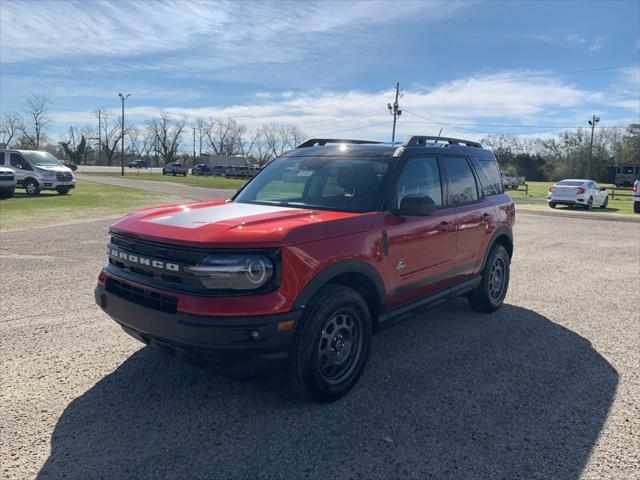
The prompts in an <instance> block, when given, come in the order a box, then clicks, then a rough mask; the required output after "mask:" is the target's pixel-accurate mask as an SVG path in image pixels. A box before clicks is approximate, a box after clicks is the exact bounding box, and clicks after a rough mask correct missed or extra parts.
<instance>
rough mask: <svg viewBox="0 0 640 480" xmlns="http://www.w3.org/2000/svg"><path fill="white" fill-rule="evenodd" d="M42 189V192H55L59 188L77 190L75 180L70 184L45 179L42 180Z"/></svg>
mask: <svg viewBox="0 0 640 480" xmlns="http://www.w3.org/2000/svg"><path fill="white" fill-rule="evenodd" d="M39 183H40V189H41V190H55V189H56V188H58V187H69V188H76V182H75V180H72V181H70V182H60V181H58V180H55V179H53V180H52V179H48V178H46V179H44V180H40V182H39Z"/></svg>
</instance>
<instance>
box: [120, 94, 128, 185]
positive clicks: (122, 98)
mask: <svg viewBox="0 0 640 480" xmlns="http://www.w3.org/2000/svg"><path fill="white" fill-rule="evenodd" d="M118 96H119V97H120V100H122V124H121V128H120V134H121V135H120V141H121V142H122V145H121V147H122V154H121V156H120V167H121V175H122V176H124V101H125V100H126V99H127V98H129V97H130V96H131V94H130V93H127V94H126V95H123V94H122V92H120V93H118Z"/></svg>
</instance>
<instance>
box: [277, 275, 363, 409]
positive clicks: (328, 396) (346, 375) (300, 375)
mask: <svg viewBox="0 0 640 480" xmlns="http://www.w3.org/2000/svg"><path fill="white" fill-rule="evenodd" d="M342 316H344V317H342ZM371 323H372V322H371V314H370V312H369V308H368V307H367V304H366V302H365V301H364V299H363V298H362V296H361V295H360V294H359V293H358V292H356V291H355V290H353V289H351V288H349V287H345V286H342V285H331V284H329V285H325V286H324V287H322V288H321V289H320V291H319V292H318V293H317V294H316V296H315V297H314V299H313V300H312V301H311V302H310V304H309V306H307V307H306V308H305V312H304V314H303V316H302V317H301V319H300V324H299V325H298V326H297V328H296V332H295V336H294V340H293V342H292V345H291V349H290V353H289V365H288V371H287V382H288V385H289V388H290V389H291V390H292V391H293V392H294V393H296V394H297V395H299V396H301V397H302V398H306V399H313V400H316V401H318V402H322V403H329V402H333V401H335V400H338V399H339V398H341V397H343V396H344V395H346V394H347V393H348V392H349V391H350V390H351V389H352V388H353V386H354V385H355V384H356V383H357V381H358V379H359V378H360V375H361V374H362V371H363V369H364V366H365V364H366V362H367V357H368V355H369V348H370V346H371ZM347 332H351V333H347ZM345 335H346V337H347V338H345ZM349 338H350V339H351V341H350V340H349ZM345 346H347V351H346V353H345V351H344V350H345ZM341 355H342V356H343V357H341ZM338 362H342V363H338ZM334 368H335V369H336V377H335V378H334V379H332V378H331V373H330V372H332V371H333V370H334ZM341 369H343V370H344V371H343V372H342V374H341V375H338V373H340V370H341Z"/></svg>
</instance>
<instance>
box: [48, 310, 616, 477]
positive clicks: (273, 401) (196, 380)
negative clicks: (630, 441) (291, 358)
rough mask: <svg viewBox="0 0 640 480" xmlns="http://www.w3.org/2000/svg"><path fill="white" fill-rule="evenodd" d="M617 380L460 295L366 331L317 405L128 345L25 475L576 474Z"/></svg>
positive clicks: (538, 330)
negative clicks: (354, 377) (354, 379)
mask: <svg viewBox="0 0 640 480" xmlns="http://www.w3.org/2000/svg"><path fill="white" fill-rule="evenodd" d="M617 383H618V374H617V372H616V371H615V370H614V368H613V367H612V366H611V365H610V364H609V363H608V362H607V361H606V360H605V359H604V358H603V357H602V356H601V355H600V354H598V352H597V351H595V350H594V349H593V348H592V346H591V344H590V343H589V342H588V341H587V340H585V339H584V338H582V337H580V336H579V335H577V334H576V333H574V332H572V331H570V330H567V329H565V328H563V327H561V326H559V325H557V324H555V323H554V322H552V321H551V320H549V319H548V318H545V317H544V316H542V315H540V314H538V313H536V312H534V311H531V310H527V309H524V308H520V307H516V306H513V305H505V306H504V307H503V308H502V309H501V310H500V311H498V312H497V313H495V314H493V315H480V314H475V313H472V312H470V310H469V309H468V307H467V306H466V302H465V301H464V300H462V299H460V300H457V301H454V302H452V303H450V304H447V305H444V306H441V307H439V308H437V309H435V310H432V311H431V312H428V313H427V314H425V315H423V316H422V318H420V319H416V320H413V321H410V322H405V323H403V324H401V325H399V326H397V327H394V328H391V329H389V330H386V331H384V332H382V333H381V334H380V335H377V336H376V337H375V339H374V345H373V348H372V354H371V356H370V357H369V364H368V366H367V369H366V372H365V374H364V376H363V378H361V380H360V382H359V384H358V385H357V386H356V388H355V389H354V390H353V391H352V392H351V393H350V394H349V395H348V396H347V397H345V398H344V399H342V400H340V401H338V402H336V403H334V404H330V405H319V404H314V403H309V402H304V401H301V400H298V399H296V398H293V397H291V396H290V395H289V394H288V393H287V392H286V390H284V389H282V388H280V386H279V385H276V384H273V383H270V382H266V381H262V382H255V381H254V382H237V381H232V380H228V379H224V378H220V377H216V376H212V375H211V374H210V373H208V372H206V371H204V370H201V369H198V368H196V367H191V366H189V365H186V364H182V363H180V362H178V361H176V360H175V359H172V358H169V357H165V356H163V355H162V354H160V353H156V352H154V351H152V350H150V349H148V348H143V349H142V350H140V351H138V352H136V353H135V354H133V355H131V357H129V358H128V359H127V360H126V361H125V362H124V363H122V365H120V366H119V367H118V368H117V369H116V370H115V371H114V372H113V373H111V374H109V375H107V376H106V377H104V378H103V379H102V380H101V381H99V382H98V383H97V384H96V385H95V386H93V387H92V388H91V389H90V390H88V391H87V392H86V393H84V394H83V395H81V396H80V397H78V398H76V399H75V400H73V401H72V402H71V403H70V404H69V405H68V407H67V408H66V409H65V410H64V412H63V414H62V416H61V417H60V419H59V421H58V423H57V425H56V427H55V430H54V432H53V435H52V438H51V454H50V456H49V458H48V459H47V461H46V463H45V465H44V466H43V468H42V469H41V471H40V473H39V477H38V478H40V479H45V478H59V477H65V478H82V479H86V478H303V477H306V478H336V477H338V476H341V477H344V478H369V479H370V478H384V479H388V478H400V477H402V478H420V479H424V478H474V479H476V478H527V479H531V478H562V479H576V478H578V477H579V476H580V473H581V471H582V469H583V468H584V465H585V463H586V461H587V459H588V457H589V454H590V451H591V449H592V447H593V445H594V443H595V442H596V440H597V438H598V434H599V432H600V430H601V429H602V426H603V423H604V422H605V420H606V417H607V414H608V411H609V408H610V406H611V403H612V401H613V398H614V394H615V391H616V386H617Z"/></svg>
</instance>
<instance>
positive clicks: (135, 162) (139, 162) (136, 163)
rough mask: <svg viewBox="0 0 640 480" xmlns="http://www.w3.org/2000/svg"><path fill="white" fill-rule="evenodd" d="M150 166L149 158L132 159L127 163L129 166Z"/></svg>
mask: <svg viewBox="0 0 640 480" xmlns="http://www.w3.org/2000/svg"><path fill="white" fill-rule="evenodd" d="M150 166H151V164H150V163H149V160H132V161H131V162H129V163H128V164H127V167H129V168H149V167H150Z"/></svg>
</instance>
